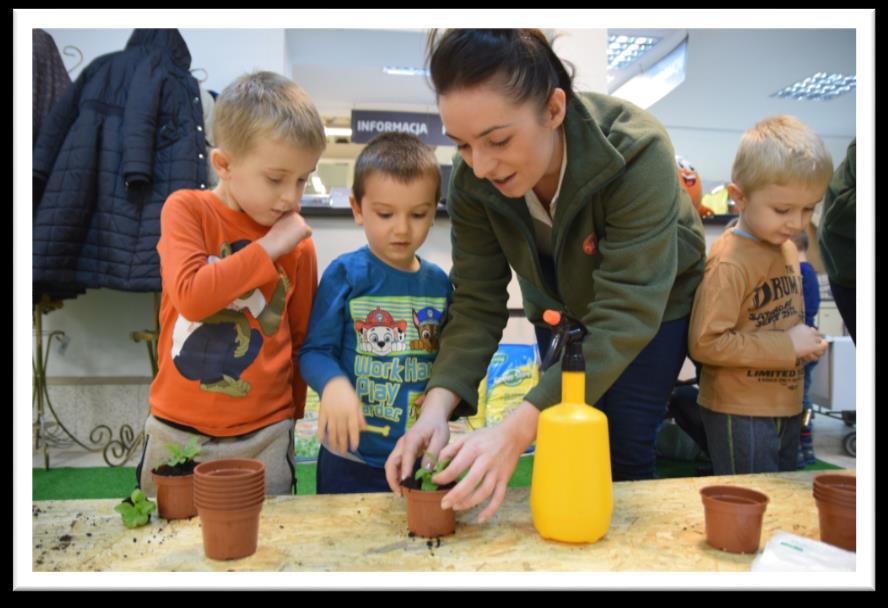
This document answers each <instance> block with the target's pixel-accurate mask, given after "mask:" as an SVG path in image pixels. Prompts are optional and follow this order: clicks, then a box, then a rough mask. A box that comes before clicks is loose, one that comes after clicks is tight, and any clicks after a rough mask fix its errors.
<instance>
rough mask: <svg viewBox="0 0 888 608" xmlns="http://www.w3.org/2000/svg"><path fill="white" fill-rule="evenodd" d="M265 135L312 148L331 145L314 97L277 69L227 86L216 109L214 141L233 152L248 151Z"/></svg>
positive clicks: (297, 145)
mask: <svg viewBox="0 0 888 608" xmlns="http://www.w3.org/2000/svg"><path fill="white" fill-rule="evenodd" d="M262 136H271V137H275V138H280V139H282V140H284V141H286V142H287V143H290V144H292V145H294V146H296V147H298V148H304V149H309V150H317V151H323V150H324V148H326V146H327V141H326V136H325V134H324V124H323V123H322V122H321V117H320V115H319V114H318V110H317V108H315V105H314V104H313V103H312V101H311V99H309V97H308V95H306V93H305V91H303V90H302V89H301V88H299V87H298V86H297V85H296V83H294V82H293V81H292V80H290V79H288V78H285V77H283V76H281V75H280V74H275V73H274V72H253V73H250V74H244V75H243V76H241V77H239V78H237V79H236V80H235V81H234V82H232V83H231V84H229V85H228V86H227V87H225V89H223V91H222V93H221V94H220V95H219V98H218V99H217V100H216V104H215V107H214V109H213V138H214V141H215V143H216V146H217V147H220V148H223V149H224V150H225V151H226V152H228V153H229V154H232V155H234V156H240V155H243V154H246V153H247V152H249V151H250V149H251V147H252V146H253V144H254V143H255V142H256V140H257V139H258V138H259V137H262Z"/></svg>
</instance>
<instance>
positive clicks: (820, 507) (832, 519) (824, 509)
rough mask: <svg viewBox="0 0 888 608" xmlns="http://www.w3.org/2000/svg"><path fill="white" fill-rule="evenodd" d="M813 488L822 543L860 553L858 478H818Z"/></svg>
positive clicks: (838, 476) (827, 476) (831, 476)
mask: <svg viewBox="0 0 888 608" xmlns="http://www.w3.org/2000/svg"><path fill="white" fill-rule="evenodd" d="M813 485H814V500H815V501H816V503H817V513H818V516H819V518H820V540H822V541H823V542H825V543H829V544H830V545H835V546H836V547H840V548H842V549H845V550H847V551H857V478H856V477H852V476H850V475H834V474H826V475H818V476H817V477H815V478H814V484H813Z"/></svg>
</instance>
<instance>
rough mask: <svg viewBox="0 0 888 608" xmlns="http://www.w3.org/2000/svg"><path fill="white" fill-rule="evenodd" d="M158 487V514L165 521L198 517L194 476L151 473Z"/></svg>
mask: <svg viewBox="0 0 888 608" xmlns="http://www.w3.org/2000/svg"><path fill="white" fill-rule="evenodd" d="M151 475H152V477H153V478H154V483H155V485H156V486H157V514H158V515H159V516H160V517H163V518H164V519H186V518H188V517H194V516H195V515H197V508H196V507H195V506H194V498H193V486H194V484H193V482H194V476H193V475H158V474H157V473H155V472H154V471H152V472H151Z"/></svg>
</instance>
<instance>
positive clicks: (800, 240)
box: [790, 232, 820, 469]
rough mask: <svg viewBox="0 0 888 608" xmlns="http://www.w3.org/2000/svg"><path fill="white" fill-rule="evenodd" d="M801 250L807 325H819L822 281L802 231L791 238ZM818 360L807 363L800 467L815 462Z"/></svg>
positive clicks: (800, 259)
mask: <svg viewBox="0 0 888 608" xmlns="http://www.w3.org/2000/svg"><path fill="white" fill-rule="evenodd" d="M790 240H791V241H792V242H793V243H794V244H795V246H796V249H798V250H799V267H800V270H801V271H802V294H803V296H804V298H805V325H808V326H809V327H814V328H815V329H816V328H817V326H816V325H815V323H814V319H815V318H816V317H817V312H818V311H819V310H820V283H819V282H818V281H817V271H816V270H814V267H813V266H811V264H810V263H809V262H808V235H807V234H806V233H805V232H800V233H798V234H797V235H795V236H794V237H792V239H790ZM815 365H817V361H812V362H810V363H806V364H805V388H804V393H803V394H802V408H803V410H804V411H803V415H802V433H801V437H799V468H800V469H803V468H805V466H807V465H809V464H815V463H816V462H817V459H816V458H815V457H814V425H813V424H812V423H811V421H812V419H813V416H814V408H813V406H812V405H811V398H810V397H809V396H808V391H809V390H810V389H811V378H812V377H813V376H812V374H813V373H814V366H815Z"/></svg>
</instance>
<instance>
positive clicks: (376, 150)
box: [352, 133, 441, 205]
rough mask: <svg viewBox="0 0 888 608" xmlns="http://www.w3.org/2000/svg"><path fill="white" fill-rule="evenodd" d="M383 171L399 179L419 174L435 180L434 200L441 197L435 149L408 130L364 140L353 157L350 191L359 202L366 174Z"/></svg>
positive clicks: (404, 181) (407, 180) (402, 180)
mask: <svg viewBox="0 0 888 608" xmlns="http://www.w3.org/2000/svg"><path fill="white" fill-rule="evenodd" d="M376 172H379V173H382V174H383V175H387V176H389V177H392V178H394V179H396V180H397V181H399V182H401V183H409V182H412V181H413V180H415V179H419V178H420V177H431V178H433V179H434V180H435V204H437V203H438V199H440V198H441V169H440V168H439V167H438V160H437V159H436V158H435V153H434V151H433V150H432V148H430V147H429V146H427V145H426V144H424V143H422V141H421V140H420V139H419V138H418V137H417V136H416V135H412V134H410V133H382V134H380V135H377V136H376V137H374V138H373V139H371V140H370V141H369V143H367V145H366V146H365V147H364V149H363V150H361V153H360V154H358V158H357V160H356V161H355V179H354V182H353V184H352V194H353V195H354V197H355V200H356V201H357V202H358V204H359V205H360V204H361V199H363V198H364V194H365V190H364V189H365V187H366V183H367V178H368V177H370V175H372V174H373V173H376Z"/></svg>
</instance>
